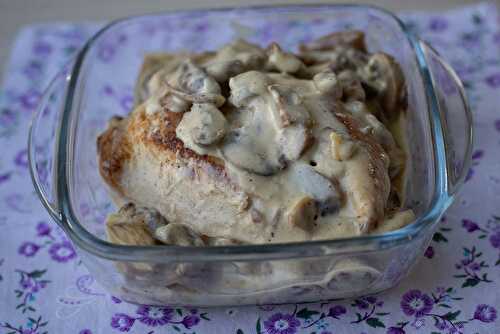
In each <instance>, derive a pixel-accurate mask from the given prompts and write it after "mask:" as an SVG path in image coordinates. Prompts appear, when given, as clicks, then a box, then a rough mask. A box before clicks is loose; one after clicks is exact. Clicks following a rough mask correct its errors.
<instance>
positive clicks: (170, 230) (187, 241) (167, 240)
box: [154, 223, 205, 246]
mask: <svg viewBox="0 0 500 334" xmlns="http://www.w3.org/2000/svg"><path fill="white" fill-rule="evenodd" d="M154 237H155V238H156V239H157V240H159V241H161V242H162V243H164V244H167V245H176V246H205V243H204V242H203V240H202V238H201V237H200V235H199V234H197V233H196V232H194V231H193V230H192V229H191V228H189V227H187V226H186V225H182V224H176V223H170V224H168V225H165V226H161V227H160V228H158V229H156V231H155V233H154Z"/></svg>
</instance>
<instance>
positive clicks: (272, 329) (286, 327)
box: [264, 312, 300, 334]
mask: <svg viewBox="0 0 500 334" xmlns="http://www.w3.org/2000/svg"><path fill="white" fill-rule="evenodd" d="M299 326H300V322H299V320H297V319H296V318H295V317H294V316H293V315H291V314H283V313H279V312H278V313H275V314H273V315H272V316H271V317H270V318H269V319H267V320H266V321H264V328H265V329H266V332H267V333H268V334H295V333H296V332H297V328H298V327H299Z"/></svg>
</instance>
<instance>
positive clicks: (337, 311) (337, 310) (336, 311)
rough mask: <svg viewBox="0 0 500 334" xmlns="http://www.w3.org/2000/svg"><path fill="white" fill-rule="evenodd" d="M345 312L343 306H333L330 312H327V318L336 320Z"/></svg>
mask: <svg viewBox="0 0 500 334" xmlns="http://www.w3.org/2000/svg"><path fill="white" fill-rule="evenodd" d="M346 312H347V310H346V309H345V307H344V306H342V305H335V306H334V307H331V308H330V310H329V311H328V316H329V317H332V318H335V319H338V318H339V316H341V315H342V314H345V313H346Z"/></svg>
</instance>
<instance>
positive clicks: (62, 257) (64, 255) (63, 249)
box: [49, 241, 76, 262]
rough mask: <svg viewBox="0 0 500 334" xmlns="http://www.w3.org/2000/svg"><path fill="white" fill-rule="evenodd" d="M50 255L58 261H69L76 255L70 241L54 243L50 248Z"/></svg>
mask: <svg viewBox="0 0 500 334" xmlns="http://www.w3.org/2000/svg"><path fill="white" fill-rule="evenodd" d="M49 254H50V257H51V258H52V259H53V260H55V261H57V262H68V261H69V260H71V259H74V258H75V257H76V253H75V249H74V248H73V245H72V244H71V243H70V242H69V241H63V242H58V243H55V244H52V246H50V249H49Z"/></svg>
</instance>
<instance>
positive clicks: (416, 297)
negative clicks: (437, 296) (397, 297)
mask: <svg viewBox="0 0 500 334" xmlns="http://www.w3.org/2000/svg"><path fill="white" fill-rule="evenodd" d="M433 305H434V303H433V301H432V299H431V298H430V297H429V296H428V295H426V294H425V293H422V292H421V291H420V290H410V291H408V292H407V293H405V294H404V295H403V297H402V299H401V309H402V310H403V312H404V313H405V314H406V315H408V316H412V315H415V317H417V318H420V317H422V316H424V315H425V314H427V313H429V312H430V311H431V310H432V306H433Z"/></svg>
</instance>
